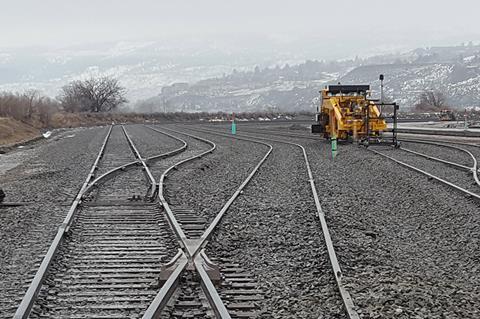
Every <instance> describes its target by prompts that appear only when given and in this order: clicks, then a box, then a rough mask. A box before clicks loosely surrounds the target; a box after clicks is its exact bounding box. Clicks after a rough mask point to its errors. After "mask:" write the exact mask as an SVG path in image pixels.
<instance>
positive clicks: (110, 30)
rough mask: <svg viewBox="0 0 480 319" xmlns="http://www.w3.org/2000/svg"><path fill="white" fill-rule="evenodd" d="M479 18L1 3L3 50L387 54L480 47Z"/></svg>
mask: <svg viewBox="0 0 480 319" xmlns="http://www.w3.org/2000/svg"><path fill="white" fill-rule="evenodd" d="M479 11H480V2H479V1H478V0H477V1H475V0H456V1H439V0H403V1H400V0H399V1H388V0H383V1H381V0H360V1H354V0H338V1H332V0H330V1H323V0H317V1H314V0H297V1H274V0H264V1H262V0H242V1H229V0H223V1H222V0H195V1H193V0H192V1H185V0H183V1H182V0H168V1H167V0H136V1H133V0H96V1H95V0H76V1H71V0H42V1H38V0H23V1H22V0H18V1H10V0H1V7H0V48H1V47H3V48H5V47H10V46H30V45H48V46H52V45H53V46H66V45H71V44H82V43H89V42H104V41H111V40H113V41H117V40H149V39H154V40H155V39H163V38H169V37H173V38H174V37H185V39H191V38H199V39H208V40H215V39H216V37H219V36H220V35H222V36H225V35H231V36H232V37H234V36H235V35H236V34H239V33H242V34H260V35H268V36H271V37H274V38H276V39H286V40H290V39H293V38H296V37H302V38H305V39H308V38H312V39H313V38H314V39H315V41H321V40H322V39H324V40H325V41H326V40H332V39H337V40H339V41H342V42H344V43H345V45H346V46H348V39H349V38H351V37H355V38H357V39H358V38H359V37H365V38H366V39H368V41H366V42H368V43H377V44H378V46H380V47H381V46H382V45H384V46H387V47H388V46H398V47H402V46H407V47H413V46H418V45H422V46H429V45H439V44H442V43H445V44H456V43H457V42H460V41H468V40H473V41H478V40H480V19H478V12H479ZM352 32H353V33H355V34H352ZM452 42H453V43H452ZM327 46H328V45H327Z"/></svg>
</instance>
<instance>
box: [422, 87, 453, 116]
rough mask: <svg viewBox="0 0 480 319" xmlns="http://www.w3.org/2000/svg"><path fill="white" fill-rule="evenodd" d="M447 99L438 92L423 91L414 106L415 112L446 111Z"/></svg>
mask: <svg viewBox="0 0 480 319" xmlns="http://www.w3.org/2000/svg"><path fill="white" fill-rule="evenodd" d="M447 108H448V107H447V98H446V97H445V95H444V94H443V93H442V92H440V91H431V90H425V91H423V92H422V93H421V94H420V98H419V102H418V103H417V105H415V110H417V111H440V110H443V109H447Z"/></svg>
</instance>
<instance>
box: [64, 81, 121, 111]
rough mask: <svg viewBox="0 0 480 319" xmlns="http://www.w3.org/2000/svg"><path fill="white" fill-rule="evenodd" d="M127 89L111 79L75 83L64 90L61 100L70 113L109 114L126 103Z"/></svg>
mask: <svg viewBox="0 0 480 319" xmlns="http://www.w3.org/2000/svg"><path fill="white" fill-rule="evenodd" d="M125 93H126V89H125V88H124V87H122V86H120V84H119V83H118V80H117V79H114V78H111V77H107V76H105V77H101V78H90V79H88V80H85V81H73V82H71V83H70V84H68V85H66V86H64V87H63V88H62V93H61V95H60V96H59V100H60V102H61V103H62V106H63V108H64V110H65V111H68V112H79V111H83V112H108V111H111V110H114V109H115V108H117V107H118V106H119V105H121V104H123V103H126V102H127V99H126V98H125Z"/></svg>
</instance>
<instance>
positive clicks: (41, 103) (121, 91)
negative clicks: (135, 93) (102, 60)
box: [0, 76, 127, 126]
mask: <svg viewBox="0 0 480 319" xmlns="http://www.w3.org/2000/svg"><path fill="white" fill-rule="evenodd" d="M125 95H126V89H125V88H124V87H122V86H121V85H120V84H119V81H118V80H117V79H115V78H112V77H108V76H105V77H99V78H93V77H92V78H89V79H87V80H83V81H80V80H77V81H72V82H70V83H69V84H68V85H65V86H64V87H62V89H61V93H60V95H59V96H58V97H57V98H56V99H52V98H49V97H47V96H44V95H42V94H41V93H40V92H39V91H37V90H28V91H26V92H24V93H11V92H3V93H0V116H2V117H12V118H14V119H16V120H19V121H24V122H40V124H42V125H44V126H48V125H49V123H50V121H51V118H52V115H53V114H55V113H56V112H59V111H65V112H92V113H100V112H110V111H113V110H115V109H117V108H118V107H119V106H120V105H122V104H124V103H126V102H127V99H126V98H125Z"/></svg>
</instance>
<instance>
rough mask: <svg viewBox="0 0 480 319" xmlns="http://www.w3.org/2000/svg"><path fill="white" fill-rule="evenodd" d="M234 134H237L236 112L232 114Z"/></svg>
mask: <svg viewBox="0 0 480 319" xmlns="http://www.w3.org/2000/svg"><path fill="white" fill-rule="evenodd" d="M232 134H233V135H235V134H237V123H235V113H233V114H232Z"/></svg>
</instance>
